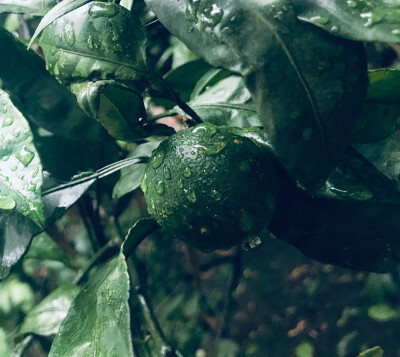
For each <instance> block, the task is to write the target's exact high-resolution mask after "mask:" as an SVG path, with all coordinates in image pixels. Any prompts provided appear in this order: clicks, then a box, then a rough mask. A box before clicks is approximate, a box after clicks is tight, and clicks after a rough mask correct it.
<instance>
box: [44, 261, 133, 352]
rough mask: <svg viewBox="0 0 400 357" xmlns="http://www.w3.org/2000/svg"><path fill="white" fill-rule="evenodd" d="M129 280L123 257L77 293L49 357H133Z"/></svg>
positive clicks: (109, 263) (101, 268)
mask: <svg viewBox="0 0 400 357" xmlns="http://www.w3.org/2000/svg"><path fill="white" fill-rule="evenodd" d="M128 297H129V277H128V273H127V266H126V263H125V259H124V257H123V255H122V254H120V255H118V256H116V257H115V258H112V259H111V260H109V261H108V262H106V263H105V264H104V265H103V266H101V267H100V268H99V269H98V270H97V271H96V272H95V273H94V274H93V275H92V276H91V278H90V280H89V283H88V285H87V286H86V287H85V288H84V289H83V290H82V291H81V292H80V293H79V294H78V296H77V297H76V299H75V300H74V302H73V303H72V305H71V308H70V309H69V312H68V315H67V317H66V318H65V320H64V321H63V323H62V324H61V328H60V330H59V333H58V334H57V335H56V338H55V339H54V342H53V344H52V347H51V350H50V354H49V356H51V357H55V356H57V357H58V356H93V355H96V356H100V357H101V356H112V355H115V356H126V357H129V356H132V357H133V351H132V341H131V336H130V333H129V331H130V326H129V325H130V313H129V308H128Z"/></svg>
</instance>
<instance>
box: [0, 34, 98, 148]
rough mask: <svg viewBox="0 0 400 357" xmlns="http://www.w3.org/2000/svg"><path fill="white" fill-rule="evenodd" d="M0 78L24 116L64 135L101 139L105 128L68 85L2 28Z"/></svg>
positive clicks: (79, 138)
mask: <svg viewBox="0 0 400 357" xmlns="http://www.w3.org/2000/svg"><path fill="white" fill-rule="evenodd" d="M0 53H7V56H0V79H1V81H2V88H3V89H4V90H5V91H6V92H8V93H9V95H10V98H11V99H12V101H13V102H14V104H15V106H16V107H17V108H18V109H19V110H20V111H21V112H22V113H24V115H25V117H26V118H27V119H28V120H30V121H31V122H33V123H35V124H36V125H38V126H39V127H42V128H44V129H46V130H48V131H50V132H52V133H55V134H57V135H59V136H61V137H65V138H69V139H71V140H80V141H88V140H91V141H95V140H101V138H102V137H103V136H102V134H103V131H102V128H101V126H100V125H99V124H97V123H96V122H95V121H94V120H92V119H91V118H89V117H88V116H87V115H86V114H85V113H84V112H83V111H82V110H81V109H80V108H79V106H78V105H77V103H76V99H75V97H74V95H73V94H71V93H70V92H69V90H68V89H67V88H65V87H64V86H62V85H60V83H58V82H57V80H56V79H55V78H54V77H53V76H52V75H50V74H49V73H48V72H47V71H46V68H45V63H44V61H43V60H42V59H41V58H40V57H39V56H38V55H36V54H35V53H34V52H33V51H27V50H26V47H25V46H24V45H23V44H22V43H20V42H19V41H17V40H16V39H15V38H14V36H13V35H12V34H11V33H9V32H7V31H6V30H4V29H2V28H0Z"/></svg>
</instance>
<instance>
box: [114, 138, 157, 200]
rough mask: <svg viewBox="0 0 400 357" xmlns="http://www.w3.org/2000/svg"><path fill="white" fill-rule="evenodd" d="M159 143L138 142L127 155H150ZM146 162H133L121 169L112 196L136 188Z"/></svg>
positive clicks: (124, 193) (120, 194)
mask: <svg viewBox="0 0 400 357" xmlns="http://www.w3.org/2000/svg"><path fill="white" fill-rule="evenodd" d="M158 145H160V141H150V142H148V143H144V144H140V145H138V146H137V147H136V149H135V150H133V151H132V152H131V153H130V154H129V155H128V156H127V157H128V158H130V157H131V158H134V157H150V156H151V154H152V152H153V150H154V149H156V148H157V147H158ZM145 167H146V164H144V163H135V164H132V165H131V166H129V167H127V168H125V169H122V170H121V177H120V178H119V180H118V182H117V183H116V184H115V186H114V190H113V194H112V196H113V198H114V199H118V198H121V197H122V196H124V195H126V194H128V193H129V192H132V191H134V190H136V189H137V188H138V187H139V186H140V181H141V180H142V177H143V175H144V169H145Z"/></svg>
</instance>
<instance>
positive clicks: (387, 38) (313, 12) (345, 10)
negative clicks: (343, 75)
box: [293, 0, 400, 42]
mask: <svg viewBox="0 0 400 357" xmlns="http://www.w3.org/2000/svg"><path fill="white" fill-rule="evenodd" d="M293 3H294V5H295V8H296V12H297V15H298V17H299V19H301V20H303V21H307V22H310V23H312V24H314V25H316V26H319V27H321V28H323V29H324V30H326V31H329V32H331V33H332V34H334V35H336V36H340V37H344V38H348V39H350V40H356V41H376V42H400V4H399V3H398V2H397V1H396V0H368V1H365V0H329V1H326V0H307V1H293Z"/></svg>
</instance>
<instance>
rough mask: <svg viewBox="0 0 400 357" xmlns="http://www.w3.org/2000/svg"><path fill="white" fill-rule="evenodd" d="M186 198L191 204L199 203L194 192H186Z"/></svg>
mask: <svg viewBox="0 0 400 357" xmlns="http://www.w3.org/2000/svg"><path fill="white" fill-rule="evenodd" d="M186 198H187V199H188V201H189V202H192V203H195V202H196V201H197V197H196V194H195V192H194V191H193V190H188V191H187V192H186Z"/></svg>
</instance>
